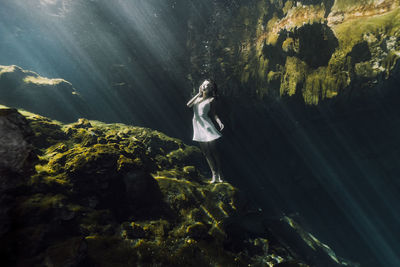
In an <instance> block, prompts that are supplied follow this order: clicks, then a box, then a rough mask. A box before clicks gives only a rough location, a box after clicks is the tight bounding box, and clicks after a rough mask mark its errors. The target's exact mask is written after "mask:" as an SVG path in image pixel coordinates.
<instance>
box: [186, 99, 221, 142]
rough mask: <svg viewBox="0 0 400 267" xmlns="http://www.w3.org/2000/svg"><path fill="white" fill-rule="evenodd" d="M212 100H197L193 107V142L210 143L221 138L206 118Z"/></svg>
mask: <svg viewBox="0 0 400 267" xmlns="http://www.w3.org/2000/svg"><path fill="white" fill-rule="evenodd" d="M213 99H214V98H213V97H210V98H208V99H205V100H200V101H199V100H197V101H196V102H195V103H194V105H193V111H194V116H193V141H197V142H210V141H213V140H215V139H217V138H220V137H221V136H222V134H221V133H220V132H219V131H218V130H217V129H216V128H215V126H214V124H213V122H212V121H211V119H210V117H209V116H208V112H209V111H210V106H211V102H212V100H213Z"/></svg>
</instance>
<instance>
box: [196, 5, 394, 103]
mask: <svg viewBox="0 0 400 267" xmlns="http://www.w3.org/2000/svg"><path fill="white" fill-rule="evenodd" d="M305 3H307V4H305ZM221 5H222V4H221ZM220 8H221V9H222V7H220ZM218 12H223V11H221V10H219V9H218ZM225 12H228V13H229V12H230V13H229V15H225V16H222V15H215V16H216V17H215V20H216V21H217V22H216V25H213V26H212V27H213V32H216V34H215V35H214V36H219V37H220V38H218V40H214V39H213V38H214V36H204V38H208V39H210V40H209V42H210V43H212V44H213V47H212V49H213V51H214V53H215V54H218V55H222V56H220V57H219V58H218V59H215V60H214V62H212V63H211V64H212V66H213V70H214V72H216V73H218V76H220V77H226V78H221V79H225V80H222V81H220V83H221V84H235V83H239V84H240V85H239V86H240V87H241V88H243V89H246V88H248V89H246V90H243V91H242V92H240V91H239V92H238V91H237V90H236V89H235V90H236V91H235V92H226V93H227V94H229V95H231V94H235V95H236V96H238V97H240V96H243V95H248V94H250V95H252V96H258V97H259V98H268V97H270V98H274V97H276V96H278V97H284V96H286V95H287V96H294V95H295V93H296V92H297V91H299V94H300V95H301V96H302V98H303V101H304V103H306V104H309V105H317V104H318V103H319V102H321V101H322V100H324V99H330V98H335V97H338V96H340V95H341V94H344V95H348V94H349V93H348V91H351V88H355V87H356V88H360V87H362V88H367V89H368V88H370V90H374V89H373V88H372V87H373V86H372V85H373V84H374V83H376V82H377V81H378V80H381V79H389V78H390V77H393V75H398V74H396V73H397V72H398V71H396V70H395V68H394V66H395V65H396V63H397V62H398V59H399V57H400V47H399V45H398V44H399V41H398V40H399V39H400V24H399V21H400V19H399V12H400V1H390V0H384V1H378V0H368V1H339V0H336V1H322V0H320V1H318V0H317V1H285V2H282V1H270V2H268V1H246V2H243V3H241V4H239V5H238V6H237V9H233V10H231V11H225ZM219 25H230V27H219ZM193 31H196V29H193ZM189 45H190V42H189ZM360 45H364V46H363V49H357V48H358V46H360ZM221 51H229V53H223V52H221ZM365 51H367V52H369V53H370V55H371V56H370V57H364V56H363V55H362V54H363V53H365ZM197 52H199V53H201V52H200V51H197V50H196V49H193V50H192V53H193V54H196V53H197ZM196 56H197V57H199V56H200V55H196ZM226 66H231V67H230V68H226ZM198 69H200V70H201V66H196V65H194V66H193V72H196V71H197V70H198ZM192 76H194V77H196V76H198V75H196V73H192ZM224 90H228V91H229V90H233V89H230V88H224ZM249 90H250V91H249Z"/></svg>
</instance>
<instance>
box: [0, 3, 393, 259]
mask: <svg viewBox="0 0 400 267" xmlns="http://www.w3.org/2000/svg"><path fill="white" fill-rule="evenodd" d="M225 2H226V8H236V7H237V5H238V2H237V1H225ZM213 8H214V6H213V1H198V2H195V1H183V0H182V1H174V0H168V1H159V0H147V1H144V0H143V1H139V0H137V1H129V0H118V1H112V2H111V1H105V0H91V1H83V0H81V1H66V0H65V1H63V0H59V1H46V0H42V1H40V0H33V1H23V0H2V1H1V3H0V36H1V37H0V64H1V65H12V64H15V65H18V66H20V67H22V68H24V69H28V70H32V71H35V72H37V73H39V74H40V75H41V76H45V77H49V78H58V77H61V78H63V79H66V80H68V81H70V82H71V83H72V84H73V86H74V87H75V88H76V89H77V90H78V91H79V92H80V93H81V95H82V96H83V97H84V98H85V99H86V103H87V105H88V107H89V108H90V109H91V113H90V114H86V115H87V117H88V118H89V119H97V120H102V121H106V122H123V123H128V124H134V125H140V126H146V127H151V128H154V129H157V130H161V131H163V132H165V133H167V134H169V135H171V136H174V137H178V138H181V139H183V140H184V141H185V142H187V143H190V144H193V143H192V142H191V133H192V132H191V131H192V129H191V116H192V113H191V110H189V109H187V108H186V106H185V104H186V101H187V100H188V99H189V98H190V97H191V94H192V92H193V91H194V90H197V89H196V88H197V86H198V85H199V83H200V82H201V79H202V78H204V77H206V76H207V75H209V74H210V69H211V66H209V65H208V64H209V62H207V56H209V54H207V53H208V52H209V49H208V47H207V46H208V45H209V44H208V43H207V40H204V39H201V38H200V37H196V36H190V35H191V34H193V31H192V30H191V29H192V28H193V27H196V29H204V31H205V32H204V33H205V34H209V35H211V36H212V34H213V32H212V30H211V31H210V32H209V33H207V32H206V31H207V29H210V28H211V29H212V27H209V26H210V25H212V23H213V21H212V19H211V16H210V15H211V14H212V13H213V12H214V10H213ZM196 38H197V39H196ZM188 39H191V40H196V42H197V43H198V44H199V47H198V48H197V49H203V50H204V55H205V57H204V59H200V60H203V61H204V62H203V72H202V73H197V76H194V74H193V72H191V62H192V61H193V60H199V59H193V58H191V57H190V49H191V48H188V46H187V44H186V42H187V40H188ZM397 69H398V68H397ZM397 73H399V72H397ZM233 86H236V87H237V88H236V89H237V90H242V91H245V90H247V88H241V87H240V86H239V85H233ZM398 86H399V77H398V76H394V77H392V78H391V79H390V80H388V81H382V82H381V83H380V84H378V85H376V86H375V87H373V88H371V91H373V93H371V94H370V95H369V96H368V97H366V98H354V99H346V98H344V97H342V98H340V97H338V98H337V99H333V100H329V101H326V102H322V103H320V104H319V106H317V107H315V106H314V107H310V106H306V105H305V104H304V103H303V102H302V101H301V99H300V96H294V97H292V98H282V99H271V100H267V101H259V100H257V99H254V98H253V97H252V96H251V95H248V96H246V95H243V94H240V95H237V96H235V95H234V94H231V95H229V97H228V96H227V95H222V96H221V99H220V103H221V105H220V107H219V113H220V115H221V117H222V120H223V121H224V123H225V124H226V129H225V133H224V139H223V140H222V143H221V147H220V150H221V152H222V155H223V161H224V170H225V176H226V179H227V180H228V181H230V182H232V183H233V184H234V185H236V186H238V187H239V188H240V189H241V190H243V191H244V192H246V193H247V196H248V197H249V198H251V199H252V201H253V203H254V205H255V206H257V207H260V208H262V209H263V210H264V213H265V214H266V215H265V216H267V217H271V218H275V217H276V216H280V215H282V214H283V213H286V214H292V215H293V214H294V215H295V216H296V214H298V216H296V217H295V218H297V219H298V220H300V221H301V222H302V224H303V226H304V227H305V228H306V229H308V230H309V231H310V232H312V233H313V234H314V235H315V236H317V237H318V238H319V239H320V240H321V241H323V242H325V243H327V244H328V245H329V246H331V247H332V248H333V250H334V251H335V252H337V254H338V255H339V256H341V257H345V258H348V259H350V260H353V261H356V262H361V263H362V266H399V264H400V256H399V251H400V242H399V240H400V233H399V230H398V225H399V223H400V214H399V210H398V207H399V204H400V196H399V193H400V181H399V174H400V165H399V162H400V160H399V159H400V139H399V136H400V119H399V114H400V108H399V107H398V103H397V102H398V101H397V100H398V99H399V95H398V93H397V92H396V90H395V89H396V88H398ZM221 89H223V90H225V89H226V88H221Z"/></svg>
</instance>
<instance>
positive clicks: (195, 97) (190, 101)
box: [186, 92, 201, 108]
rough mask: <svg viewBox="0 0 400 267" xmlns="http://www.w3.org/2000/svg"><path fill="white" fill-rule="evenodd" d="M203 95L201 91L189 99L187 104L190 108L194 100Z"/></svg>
mask: <svg viewBox="0 0 400 267" xmlns="http://www.w3.org/2000/svg"><path fill="white" fill-rule="evenodd" d="M200 95H201V92H199V93H198V94H197V95H195V96H194V97H193V98H192V99H190V100H189V102H187V104H186V106H188V107H189V108H191V107H192V106H193V104H194V101H196V99H197V98H198V97H199V96H200Z"/></svg>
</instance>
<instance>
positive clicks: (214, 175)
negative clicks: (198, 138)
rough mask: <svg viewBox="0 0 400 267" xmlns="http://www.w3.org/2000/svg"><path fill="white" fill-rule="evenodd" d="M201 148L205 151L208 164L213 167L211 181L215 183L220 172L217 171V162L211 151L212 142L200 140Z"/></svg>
mask: <svg viewBox="0 0 400 267" xmlns="http://www.w3.org/2000/svg"><path fill="white" fill-rule="evenodd" d="M200 148H201V150H202V151H203V154H204V156H205V157H206V160H207V163H208V166H209V167H210V169H211V173H212V179H211V183H214V182H216V181H217V177H218V172H217V164H216V162H215V159H214V157H213V156H212V153H211V148H210V142H200Z"/></svg>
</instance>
